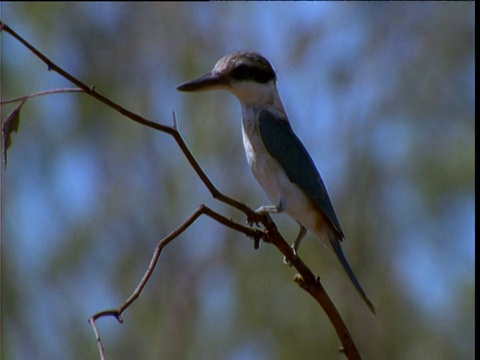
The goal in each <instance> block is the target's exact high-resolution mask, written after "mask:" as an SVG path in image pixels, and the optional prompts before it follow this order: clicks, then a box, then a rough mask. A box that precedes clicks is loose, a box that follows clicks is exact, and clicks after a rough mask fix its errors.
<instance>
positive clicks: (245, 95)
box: [177, 51, 278, 104]
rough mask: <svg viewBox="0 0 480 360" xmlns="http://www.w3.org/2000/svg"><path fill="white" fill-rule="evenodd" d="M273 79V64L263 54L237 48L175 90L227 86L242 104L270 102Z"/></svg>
mask: <svg viewBox="0 0 480 360" xmlns="http://www.w3.org/2000/svg"><path fill="white" fill-rule="evenodd" d="M276 80H277V75H276V73H275V70H274V69H273V66H272V65H271V64H270V62H269V61H268V60H267V59H265V58H264V57H263V56H262V55H260V54H257V53H255V52H246V51H239V52H234V53H232V54H229V55H226V56H224V57H223V58H221V59H220V60H219V61H218V62H217V63H216V64H215V67H214V68H213V70H212V71H210V72H208V73H206V74H205V75H202V76H200V77H198V78H195V79H193V80H190V81H187V82H186V83H183V84H181V85H179V86H177V90H180V91H204V90H214V89H218V90H227V91H229V92H231V93H232V94H234V95H235V96H237V98H238V99H239V100H240V102H242V103H243V104H255V103H265V102H266V103H268V102H270V103H273V102H274V100H275V98H276V97H278V93H277V87H276Z"/></svg>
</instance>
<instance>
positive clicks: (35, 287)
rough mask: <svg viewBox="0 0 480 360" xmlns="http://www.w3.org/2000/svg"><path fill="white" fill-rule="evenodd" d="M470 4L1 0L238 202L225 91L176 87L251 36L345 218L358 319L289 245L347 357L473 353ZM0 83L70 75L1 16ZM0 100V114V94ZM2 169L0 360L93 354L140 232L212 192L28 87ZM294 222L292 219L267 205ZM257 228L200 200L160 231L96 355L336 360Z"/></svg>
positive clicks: (136, 129) (146, 145)
mask: <svg viewBox="0 0 480 360" xmlns="http://www.w3.org/2000/svg"><path fill="white" fill-rule="evenodd" d="M474 6H475V5H474V4H473V3H440V4H439V3H381V4H380V3H365V4H363V3H362V4H357V3H328V4H327V3H288V4H287V3H282V4H269V3H241V4H240V3H228V4H227V3H216V4H200V3H148V4H147V3H133V2H132V3H5V2H3V3H2V21H4V22H5V23H7V24H8V25H9V26H11V27H12V28H13V29H14V30H16V31H17V32H18V33H20V34H21V35H22V36H24V37H25V38H26V39H28V40H29V41H30V42H31V43H32V44H34V45H35V46H36V47H38V48H39V49H40V50H41V51H43V53H44V54H46V55H47V56H48V57H50V58H51V59H52V60H53V61H54V62H56V63H57V64H58V65H59V66H61V67H63V68H65V69H66V70H67V71H69V72H71V73H72V74H73V75H75V76H77V77H78V78H79V79H81V80H82V81H84V82H86V83H87V84H89V85H92V86H95V88H96V90H97V91H99V92H100V93H102V94H104V95H106V96H107V97H109V98H111V99H113V100H114V101H116V102H118V103H120V104H122V105H123V106H125V107H126V108H128V109H130V110H132V111H134V112H137V113H139V114H140V115H142V116H145V117H147V118H149V119H151V120H153V121H157V122H160V123H163V124H172V122H173V120H172V111H175V112H176V116H177V120H178V126H179V129H180V131H181V133H182V134H183V136H184V137H185V139H186V141H187V143H188V144H189V146H190V147H191V149H192V151H193V153H194V154H195V156H196V157H197V159H198V161H199V162H200V163H201V164H202V166H203V167H204V169H205V171H206V172H207V174H209V176H210V177H211V179H212V181H213V182H214V183H215V184H216V185H217V186H218V188H219V189H220V190H221V191H222V192H224V193H226V194H229V195H231V196H233V197H235V198H236V199H238V200H240V201H243V202H245V203H246V204H248V205H249V206H251V207H252V208H257V207H258V206H260V205H262V204H266V202H267V198H266V196H265V195H264V194H263V193H262V190H261V189H260V187H259V186H258V185H257V184H256V182H255V180H254V178H253V176H252V175H251V174H250V172H249V169H248V166H247V164H246V161H245V155H244V154H243V146H242V140H241V134H240V107H239V105H238V104H237V102H236V100H235V99H234V98H233V96H231V95H228V94H222V93H215V92H212V93H202V94H195V95H191V94H190V95H188V94H182V93H178V92H176V91H175V86H176V85H178V84H179V83H181V82H183V81H185V80H188V79H190V78H192V77H194V76H198V75H200V74H203V73H204V72H206V71H208V70H209V69H210V68H212V67H213V65H214V63H215V62H216V61H217V59H219V58H220V57H222V56H223V55H225V54H226V53H229V52H232V51H235V50H242V49H249V50H254V51H259V52H261V53H263V54H264V55H265V56H266V57H267V58H268V59H269V60H270V61H271V62H272V63H273V64H274V66H275V67H276V69H277V71H278V72H279V88H280V91H281V94H282V96H283V99H284V102H285V105H286V108H287V111H288V113H289V116H290V118H291V121H292V124H293V126H294V128H295V130H296V132H297V133H298V135H299V136H300V137H301V138H302V139H303V141H304V142H305V144H306V146H307V148H309V150H310V151H311V153H312V156H313V157H314V158H315V159H316V161H317V164H318V166H319V168H320V170H321V172H322V174H323V176H324V178H325V181H326V183H327V186H328V187H329V190H330V195H331V197H332V199H333V202H334V204H335V207H336V210H337V214H338V216H339V219H340V222H341V223H342V227H343V228H344V229H345V233H346V240H345V247H344V248H345V252H346V254H347V256H348V257H349V259H350V262H351V264H352V267H353V268H354V270H355V272H356V274H357V276H358V278H359V280H360V282H361V283H362V285H363V287H364V288H365V290H366V291H367V293H368V294H369V296H370V297H371V298H372V300H373V301H374V303H375V305H376V307H377V308H378V315H377V316H376V317H373V316H371V314H370V313H369V311H368V309H367V308H366V307H365V306H364V304H363V303H362V301H361V299H360V298H359V297H358V295H357V294H356V293H355V290H354V289H353V287H352V286H351V285H350V283H349V282H348V279H347V278H346V276H345V275H344V273H343V271H342V270H341V267H340V266H339V264H338V263H337V262H336V259H335V258H334V257H333V256H331V254H329V253H328V252H327V251H326V250H325V249H324V248H323V247H322V246H321V245H320V244H319V243H317V242H316V241H315V239H314V237H313V236H308V237H307V239H306V240H305V243H304V244H303V246H302V250H301V253H300V255H301V256H302V258H303V259H304V260H305V261H306V262H307V264H309V265H310V266H311V268H312V269H313V270H314V271H315V273H316V274H318V275H319V276H321V278H322V281H323V283H324V285H325V287H326V289H327V291H329V292H330V294H331V296H332V298H333V300H334V301H335V303H336V304H337V306H338V308H339V310H340V312H341V314H342V315H343V316H344V318H345V321H346V323H347V325H348V326H349V328H350V331H351V333H352V336H353V338H354V339H355V341H356V343H357V346H358V347H359V349H360V351H361V353H362V354H363V355H364V357H365V359H471V358H473V356H474V355H473V354H474V345H473V344H474V339H473V333H474V331H473V315H474V291H473V290H474V274H473V266H474V265H473V264H474V256H473V249H474V215H473V214H474V127H475V122H474V110H475V109H474V93H475V91H474V74H475V65H474V27H475V21H474ZM1 36H2V39H1V41H2V64H1V66H2V68H1V76H2V99H7V98H12V97H16V96H22V95H25V94H29V93H33V92H36V91H40V90H47V89H51V88H56V87H70V86H71V84H69V83H68V82H67V81H66V80H64V79H62V78H61V77H59V76H58V75H57V74H55V73H53V72H48V71H47V69H46V67H45V66H44V64H43V63H41V62H40V61H39V60H38V59H36V58H35V57H34V56H33V55H32V54H31V53H29V52H28V51H27V50H26V49H25V48H24V47H22V46H21V45H20V44H19V43H18V42H16V41H15V40H14V39H12V38H11V37H10V36H9V35H8V34H5V33H2V35H1ZM13 106H14V105H12V106H7V105H6V106H2V120H3V119H5V116H6V115H7V114H8V113H9V112H10V111H11V110H12V109H13ZM21 121H22V124H21V126H20V129H19V133H18V134H15V136H14V137H13V144H12V146H11V148H10V149H9V163H8V169H7V170H6V171H4V172H3V174H2V358H3V359H33V358H35V359H77V358H78V359H96V358H98V352H97V349H96V342H95V339H94V336H93V332H92V331H91V328H90V326H89V324H88V323H87V319H88V317H90V316H91V315H92V314H93V313H95V312H97V311H100V310H104V309H106V308H111V307H115V306H118V305H119V304H120V303H121V302H123V301H124V300H125V299H126V297H127V296H129V295H130V293H131V291H133V289H134V288H135V286H136V285H137V283H138V281H139V280H140V278H141V276H142V275H143V273H144V271H145V270H146V267H147V265H148V262H149V260H150V257H151V255H152V252H153V250H154V248H155V245H156V244H157V242H158V241H159V240H160V239H161V238H162V237H163V236H165V235H166V234H168V233H169V232H170V231H171V230H173V229H174V228H175V227H176V226H178V225H179V224H180V223H181V222H183V221H184V220H185V219H186V218H187V217H188V216H189V215H190V214H191V213H192V212H193V211H194V210H195V209H196V207H197V206H198V204H200V203H206V204H208V205H209V206H211V207H213V208H215V209H216V210H218V211H220V212H222V213H223V214H225V215H226V216H228V217H231V218H233V219H235V220H237V221H239V222H244V221H245V219H244V217H243V216H242V214H239V213H238V212H236V211H234V210H232V209H230V208H228V207H226V206H224V205H222V204H219V203H217V202H216V201H214V200H213V199H211V197H210V195H209V193H208V192H207V190H206V189H205V188H204V186H203V185H202V183H201V182H200V181H199V179H198V178H197V177H196V175H195V173H194V172H193V170H192V169H191V168H189V166H188V163H187V162H186V161H185V159H184V158H183V157H182V155H181V153H180V151H179V150H178V148H177V147H176V145H175V143H174V142H173V141H172V139H171V138H169V137H168V136H166V135H165V134H161V133H157V132H154V131H152V130H150V129H147V128H144V127H142V126H139V125H137V124H135V123H133V122H130V121H127V120H126V119H125V118H122V117H121V116H120V115H119V114H117V113H115V112H113V111H112V110H111V109H108V108H106V107H105V106H103V105H102V104H100V103H98V102H96V101H94V100H93V99H91V98H89V97H87V96H86V95H79V94H63V95H51V96H47V97H42V98H38V99H34V100H31V101H28V102H27V103H26V104H25V106H24V107H23V109H22V117H21ZM275 220H276V221H277V223H278V224H279V226H280V228H281V230H282V232H283V233H284V235H285V236H286V237H287V238H289V239H292V240H293V239H294V237H295V235H296V231H297V227H296V224H295V222H293V221H292V220H290V219H289V218H287V217H286V216H284V215H279V216H276V217H275ZM293 275H294V272H293V271H292V269H290V268H288V267H287V266H284V265H283V264H282V257H281V255H280V254H279V253H277V252H276V250H275V249H274V248H273V247H270V246H268V245H265V244H262V246H261V248H260V250H258V251H255V250H254V249H253V244H252V243H251V241H250V240H248V239H246V238H244V237H243V236H241V235H240V234H237V233H234V232H232V231H230V230H227V229H224V228H222V227H221V226H220V225H218V224H216V223H214V222H212V221H211V220H210V219H207V218H202V219H200V220H198V221H197V222H196V223H195V224H194V226H192V227H191V229H189V230H188V231H187V232H186V233H185V234H183V235H182V236H180V237H179V238H178V240H177V241H175V242H174V243H172V244H171V245H169V246H168V248H167V249H166V250H165V252H164V253H162V256H161V258H160V262H159V264H158V268H157V269H156V271H155V273H154V276H153V277H152V279H151V281H150V282H149V284H148V285H147V287H146V289H145V292H144V293H143V294H142V296H141V297H140V298H139V299H138V301H137V302H136V303H135V304H134V305H133V306H132V307H131V308H130V309H128V310H127V312H126V313H125V314H124V319H125V323H124V324H122V325H119V324H118V323H117V322H116V321H115V320H114V319H102V320H100V321H99V329H100V331H101V334H102V337H103V340H104V344H105V346H106V353H107V356H108V358H109V359H159V358H162V359H212V358H213V359H235V360H236V359H318V358H321V359H333V358H341V357H342V356H341V355H339V354H338V353H337V346H338V345H339V341H338V339H337V337H336V335H335V332H334V330H333V328H332V326H331V324H330V323H329V322H328V321H327V318H326V316H325V315H324V314H323V313H322V310H321V309H320V308H319V307H318V305H317V304H316V303H314V302H313V301H312V299H311V298H309V297H308V296H307V295H306V294H305V293H304V292H303V291H301V290H300V289H298V287H297V286H296V285H295V284H294V283H293V282H292V281H291V279H292V277H293Z"/></svg>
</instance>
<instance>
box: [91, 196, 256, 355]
mask: <svg viewBox="0 0 480 360" xmlns="http://www.w3.org/2000/svg"><path fill="white" fill-rule="evenodd" d="M201 215H207V216H208V217H210V218H212V219H214V220H215V221H217V222H219V223H221V224H223V225H225V226H227V227H229V228H231V229H233V230H235V231H238V232H241V233H244V234H245V235H247V236H248V237H250V238H253V239H254V240H255V241H258V239H260V238H261V237H262V236H263V232H262V231H260V230H255V229H252V228H250V227H246V226H243V225H241V224H238V223H236V222H234V221H233V220H230V219H227V218H226V217H225V216H223V215H221V214H219V213H217V212H216V211H214V210H212V209H210V208H208V207H207V206H205V205H200V206H199V208H198V209H197V210H196V211H195V212H194V213H193V214H192V215H191V216H190V217H189V218H188V219H187V220H185V221H184V222H183V223H182V224H181V225H180V226H179V227H177V228H176V229H175V230H173V231H172V232H171V233H170V234H168V235H167V236H166V237H164V238H163V239H162V240H160V242H159V243H158V245H157V246H156V248H155V251H154V252H153V256H152V259H151V260H150V264H149V265H148V268H147V271H146V272H145V275H144V276H143V278H142V280H141V281H140V283H139V284H138V285H137V287H136V289H135V290H134V291H133V293H132V294H131V295H130V296H129V298H128V299H127V300H126V301H125V302H124V303H123V304H122V305H121V306H120V307H119V308H118V309H109V310H104V311H101V312H98V313H96V314H94V315H92V316H91V317H90V319H89V320H88V321H89V322H90V324H91V325H92V327H93V331H94V332H95V337H96V339H97V344H98V348H99V352H100V357H101V358H102V359H104V356H105V349H104V347H103V343H102V340H101V338H100V334H99V332H98V330H97V327H96V320H97V319H99V318H101V317H105V316H113V317H115V318H116V319H117V320H118V321H119V322H120V323H123V319H122V313H123V312H124V311H125V310H126V309H127V308H128V307H129V306H130V305H132V304H133V303H134V302H135V300H137V299H138V297H139V296H140V294H141V293H142V291H143V289H144V288H145V285H146V284H147V282H148V279H150V277H151V276H152V274H153V271H154V270H155V266H156V265H157V262H158V259H159V257H160V254H161V252H162V250H163V248H164V247H165V246H167V245H168V244H169V243H170V242H172V241H173V240H175V239H176V238H177V237H178V236H179V235H180V234H182V233H183V232H184V231H185V230H187V229H188V228H189V227H190V226H191V225H192V224H193V223H194V222H195V220H197V219H198V218H199V217H200V216H201Z"/></svg>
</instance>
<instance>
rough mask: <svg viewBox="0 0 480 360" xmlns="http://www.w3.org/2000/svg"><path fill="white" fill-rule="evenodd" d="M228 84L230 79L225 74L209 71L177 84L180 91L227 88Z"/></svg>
mask: <svg viewBox="0 0 480 360" xmlns="http://www.w3.org/2000/svg"><path fill="white" fill-rule="evenodd" d="M227 85H228V80H227V78H226V77H225V76H223V75H221V74H219V73H214V72H209V73H207V74H205V75H202V76H200V77H198V78H196V79H193V80H190V81H187V82H185V83H183V84H181V85H178V86H177V90H180V91H202V90H212V89H221V88H225V86H227Z"/></svg>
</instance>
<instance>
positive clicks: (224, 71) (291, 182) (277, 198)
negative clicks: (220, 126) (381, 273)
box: [177, 51, 375, 313]
mask: <svg viewBox="0 0 480 360" xmlns="http://www.w3.org/2000/svg"><path fill="white" fill-rule="evenodd" d="M276 81H277V75H276V73H275V70H274V68H273V66H272V65H271V64H270V62H269V61H268V60H267V59H265V58H264V57H263V56H261V55H260V54H257V53H254V52H244V51H240V52H235V53H232V54H229V55H226V56H225V57H223V58H222V59H220V60H219V61H218V62H217V63H216V65H215V67H214V68H213V70H212V71H210V72H208V73H207V74H205V75H203V76H200V77H199V78H196V79H193V80H191V81H188V82H186V83H184V84H181V85H179V86H178V87H177V89H178V90H181V91H202V90H213V89H219V90H227V91H229V92H231V93H232V94H233V95H235V96H236V97H237V98H238V100H240V103H241V105H242V130H243V144H244V147H245V153H246V155H247V160H248V164H249V165H250V168H251V169H252V172H253V174H254V176H255V178H256V179H257V181H258V182H259V183H260V185H261V186H262V187H263V189H264V190H265V192H266V193H267V195H268V197H269V198H270V200H271V201H272V202H273V205H264V206H262V207H260V208H259V209H258V210H257V211H264V212H270V213H281V212H285V213H287V214H288V215H290V216H291V217H292V218H293V219H295V220H296V221H297V222H298V224H299V225H300V231H299V234H298V236H297V238H296V240H295V242H294V244H293V245H292V247H293V250H294V253H295V254H296V252H297V251H298V249H299V246H300V242H301V241H302V239H303V238H304V236H305V235H306V233H307V229H308V230H309V231H311V232H312V233H314V234H315V235H316V236H317V237H318V238H320V239H321V240H322V241H323V242H324V243H325V244H326V245H327V247H329V248H331V249H333V251H334V252H335V254H336V255H337V257H338V259H339V260H340V262H341V264H342V266H343V268H344V269H345V271H346V272H347V274H348V276H349V278H350V280H351V281H352V282H353V284H354V285H355V288H356V289H357V291H358V292H359V294H360V296H361V297H362V299H363V300H364V301H365V303H366V304H367V306H368V307H369V309H370V310H371V311H372V312H373V313H375V308H374V306H373V304H372V302H371V301H370V300H369V299H368V297H367V295H366V294H365V292H364V291H363V289H362V287H361V286H360V283H359V282H358V280H357V279H356V277H355V275H354V274H353V271H352V269H351V267H350V265H349V264H348V262H347V259H346V258H345V255H344V253H343V250H342V246H341V242H342V240H343V238H344V234H343V231H342V228H341V226H340V223H339V221H338V219H337V216H336V214H335V210H334V209H333V205H332V202H331V200H330V197H329V195H328V192H327V189H326V187H325V184H324V182H323V180H322V178H321V176H320V173H319V172H318V170H317V167H316V166H315V163H314V162H313V160H312V158H311V156H310V154H309V153H308V151H307V150H306V148H305V146H304V145H303V143H302V142H301V141H300V139H299V138H298V137H297V135H296V134H295V133H294V132H293V129H292V126H291V125H290V122H289V121H288V117H287V114H286V112H285V109H284V107H283V104H282V101H281V99H280V95H279V93H278V90H277V85H276Z"/></svg>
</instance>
